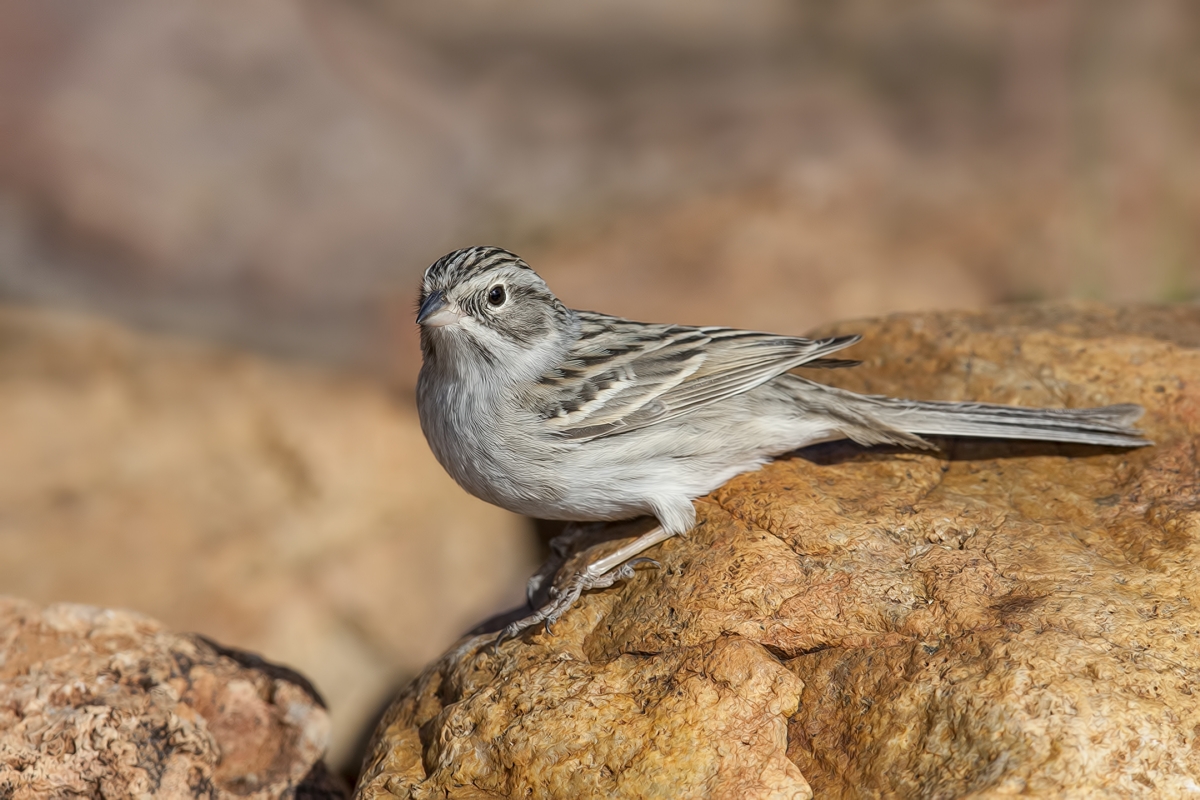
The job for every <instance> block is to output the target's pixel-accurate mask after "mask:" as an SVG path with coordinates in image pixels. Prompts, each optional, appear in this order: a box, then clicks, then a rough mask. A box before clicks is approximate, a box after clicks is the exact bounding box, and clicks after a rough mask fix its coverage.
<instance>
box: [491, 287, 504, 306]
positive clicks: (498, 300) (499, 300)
mask: <svg viewBox="0 0 1200 800" xmlns="http://www.w3.org/2000/svg"><path fill="white" fill-rule="evenodd" d="M488 302H489V303H490V304H492V305H494V306H502V305H504V287H503V286H501V285H500V284H496V285H495V286H493V287H492V288H491V290H490V291H489V292H488Z"/></svg>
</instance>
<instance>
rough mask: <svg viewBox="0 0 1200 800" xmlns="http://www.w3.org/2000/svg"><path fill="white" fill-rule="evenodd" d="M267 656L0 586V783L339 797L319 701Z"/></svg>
mask: <svg viewBox="0 0 1200 800" xmlns="http://www.w3.org/2000/svg"><path fill="white" fill-rule="evenodd" d="M272 666H273V665H266V664H264V665H263V666H262V667H246V666H243V665H241V664H239V663H238V661H237V660H235V659H234V658H230V657H229V656H227V655H223V654H222V650H221V649H220V648H216V647H214V646H213V645H211V644H210V643H209V642H207V641H206V640H203V639H201V638H199V637H196V636H182V635H179V634H175V633H171V632H170V631H167V630H165V629H164V628H163V627H162V626H161V625H159V624H158V623H157V622H155V621H153V620H151V619H148V618H146V617H143V616H140V615H138V614H134V613H131V612H125V611H109V610H105V609H101V608H96V607H93V606H82V605H71V604H66V603H62V604H58V605H52V606H48V607H45V608H38V607H37V606H35V605H33V604H32V603H29V602H27V601H23V600H16V599H13V598H0V796H3V797H6V798H12V799H13V800H24V799H25V798H30V800H32V798H57V797H76V796H86V797H104V798H119V797H144V798H151V797H162V798H184V797H195V798H234V797H243V798H261V800H267V799H268V798H282V797H293V796H296V795H297V794H299V795H302V796H308V797H316V798H328V799H329V800H333V799H334V798H337V797H344V796H345V794H344V790H339V788H338V787H337V786H336V785H335V784H334V783H333V782H330V781H328V780H327V779H326V778H325V773H324V766H323V764H322V763H321V757H322V755H323V754H324V752H325V748H326V746H327V745H328V744H329V727H330V726H329V715H328V714H327V713H326V711H325V707H324V704H323V703H322V701H321V699H320V698H319V697H318V696H317V695H316V694H315V693H314V692H313V690H312V688H311V686H310V685H309V684H308V682H307V681H305V680H304V679H303V678H300V677H299V676H295V675H294V674H289V671H288V670H284V669H282V668H278V667H274V668H271V667H272Z"/></svg>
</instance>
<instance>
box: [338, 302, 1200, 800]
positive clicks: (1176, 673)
mask: <svg viewBox="0 0 1200 800" xmlns="http://www.w3.org/2000/svg"><path fill="white" fill-rule="evenodd" d="M835 330H837V331H839V332H842V331H849V330H856V331H861V332H862V333H864V334H865V336H866V338H865V341H864V343H863V344H862V345H861V346H859V347H858V349H857V352H856V353H855V355H857V356H859V357H861V358H864V359H865V360H866V363H865V364H864V365H863V366H861V367H859V368H858V369H857V370H845V371H839V372H830V373H822V374H820V375H819V377H821V378H822V379H827V380H829V381H831V382H837V383H838V384H839V385H842V386H845V387H848V388H853V389H856V390H861V391H868V392H877V393H886V394H892V395H903V396H909V397H916V398H922V399H947V400H966V399H977V400H988V401H995V402H1008V403H1019V404H1023V405H1035V406H1036V405H1047V406H1050V405H1069V406H1081V405H1093V404H1102V403H1110V402H1138V403H1142V404H1143V405H1144V406H1145V407H1146V409H1147V413H1146V416H1145V418H1144V428H1145V430H1146V431H1147V433H1148V435H1149V436H1151V437H1152V438H1153V439H1155V440H1156V444H1155V446H1153V447H1149V448H1144V449H1140V450H1135V451H1121V450H1112V449H1101V448H1086V447H1080V446H1062V445H1052V444H1050V445H1047V444H1031V443H1003V442H991V441H975V442H967V441H961V440H960V441H951V440H944V441H940V442H939V444H940V445H941V446H942V448H943V449H942V450H941V451H940V452H920V453H918V452H904V451H899V450H887V449H874V450H864V449H861V448H857V447H854V446H850V445H844V444H837V445H827V446H822V447H818V448H813V449H810V450H808V451H804V452H801V453H798V454H796V455H794V456H792V457H790V458H785V459H781V460H779V461H777V462H775V463H773V464H770V465H768V466H767V467H765V468H763V469H762V470H760V471H758V472H755V473H752V474H748V475H744V476H741V477H739V478H737V479H735V480H733V481H731V482H730V483H729V484H728V485H726V486H724V487H722V488H721V489H720V490H718V491H716V492H714V493H713V494H712V495H711V496H709V497H707V498H704V499H702V500H701V501H699V503H698V506H699V510H700V523H699V526H698V527H697V528H696V529H695V531H694V532H693V533H692V534H691V535H690V536H688V537H687V538H685V539H684V538H681V539H676V540H672V541H669V542H666V543H665V544H663V545H662V546H660V547H659V548H657V549H656V550H654V551H652V552H651V555H653V556H654V557H655V558H657V559H658V560H659V561H661V563H662V568H661V569H660V570H657V571H655V570H644V571H641V572H639V574H638V575H637V576H636V577H635V578H633V579H632V580H630V581H629V582H628V583H626V584H625V585H623V586H617V587H614V588H612V589H609V590H605V591H600V592H594V593H591V594H589V595H587V596H585V597H584V598H583V600H582V601H581V602H580V604H579V605H578V606H577V607H576V608H575V609H573V610H572V611H570V612H569V613H568V614H567V615H566V616H565V617H564V618H563V619H562V620H561V621H560V622H559V624H558V625H557V626H556V628H555V631H554V635H552V636H550V635H546V634H545V633H542V632H541V631H538V632H536V633H532V634H530V635H527V636H526V637H524V638H523V639H521V640H519V641H513V642H507V643H505V644H504V645H503V646H502V647H501V648H500V650H499V652H498V653H493V652H492V651H491V649H490V647H489V644H490V641H491V639H490V638H489V637H478V638H475V639H470V640H467V641H464V642H462V643H460V645H459V646H458V647H457V648H456V649H455V650H453V651H451V652H450V653H448V654H447V655H446V656H444V657H443V658H442V659H441V660H440V661H439V662H437V663H436V664H434V665H433V666H431V667H430V668H428V669H427V670H426V672H425V673H424V674H423V675H422V676H421V677H420V678H419V679H418V680H417V681H415V682H414V683H413V684H412V685H411V686H410V687H409V688H408V689H407V690H406V691H405V692H404V693H403V694H402V695H401V696H400V697H399V698H398V699H397V701H396V702H395V704H394V705H393V707H392V708H391V710H390V711H389V713H388V714H387V715H386V717H385V718H384V720H383V722H382V723H381V725H380V727H379V729H378V730H377V732H376V740H375V742H374V743H373V750H372V752H371V755H370V756H369V758H368V761H367V764H366V770H365V773H364V775H363V777H362V780H361V781H360V784H359V788H358V797H360V798H362V799H363V800H366V799H367V798H385V797H390V796H393V795H395V796H399V797H417V798H427V797H452V798H458V797H462V798H468V797H469V798H479V797H529V798H567V797H572V798H583V797H664V798H665V797H672V798H684V797H696V798H699V797H720V798H755V797H764V798H765V797H770V798H782V797H797V798H799V797H808V796H810V795H811V794H815V795H816V796H818V797H822V798H830V797H832V798H839V797H845V798H852V797H855V798H857V797H928V798H951V797H1000V796H1011V795H1018V794H1019V795H1021V796H1033V797H1060V796H1077V797H1089V796H1113V797H1118V796H1119V797H1127V796H1136V795H1141V796H1147V797H1150V796H1153V797H1180V796H1185V795H1194V793H1195V792H1197V791H1198V787H1200V736H1198V733H1197V732H1198V731H1200V702H1198V700H1197V698H1198V696H1200V695H1198V692H1200V685H1198V680H1200V679H1198V678H1197V675H1198V674H1200V673H1198V672H1197V670H1198V669H1200V647H1198V644H1200V610H1198V605H1200V581H1197V568H1196V564H1197V557H1198V556H1200V512H1198V510H1197V509H1198V508H1200V465H1198V464H1197V454H1196V434H1197V428H1198V427H1200V391H1198V388H1200V311H1197V310H1196V309H1194V308H1133V309H1108V308H1102V307H1091V306H1084V307H1079V306H1076V307H1033V308H1025V309H1001V310H997V311H993V312H989V313H982V314H978V313H971V314H968V313H944V314H924V315H911V316H900V317H893V318H888V319H884V320H882V321H876V322H863V323H853V324H849V323H848V324H845V325H839V326H836V328H835ZM826 332H829V331H826ZM621 533H622V534H624V535H627V534H628V531H623V532H621ZM605 546H611V545H601V547H605ZM596 552H597V549H593V550H592V551H591V552H590V553H589V554H588V555H589V556H591V557H594V556H595V554H596ZM580 557H581V556H580V555H578V554H577V555H576V557H575V558H576V560H575V562H574V564H578V559H579V558H580ZM572 566H573V565H572V564H568V565H567V567H566V569H570V568H571V567H572ZM561 574H562V573H561V572H560V575H561ZM785 756H786V757H785Z"/></svg>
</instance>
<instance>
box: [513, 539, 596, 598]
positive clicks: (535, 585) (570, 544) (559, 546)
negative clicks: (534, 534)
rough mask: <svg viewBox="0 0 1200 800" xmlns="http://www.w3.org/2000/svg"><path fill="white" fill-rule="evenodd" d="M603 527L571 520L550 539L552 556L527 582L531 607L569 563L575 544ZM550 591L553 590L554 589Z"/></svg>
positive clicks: (527, 592) (526, 589)
mask: <svg viewBox="0 0 1200 800" xmlns="http://www.w3.org/2000/svg"><path fill="white" fill-rule="evenodd" d="M603 527H604V523H599V524H597V523H593V524H590V525H585V524H581V523H578V522H571V523H568V524H567V526H566V527H565V528H563V530H562V533H560V534H558V535H557V536H555V537H554V538H553V539H551V540H550V542H549V546H550V557H549V558H547V559H546V563H544V564H542V566H541V567H539V568H538V571H537V572H535V573H534V574H533V577H532V578H530V579H529V582H528V583H526V584H525V599H526V600H527V601H529V607H530V608H537V602H538V599H539V597H538V595H539V594H540V593H542V590H543V588H544V587H545V586H546V584H547V583H548V582H549V581H552V580H554V576H555V575H556V574H558V571H559V570H560V569H561V568H562V566H563V564H566V563H567V559H568V558H570V557H571V553H572V552H574V550H575V546H576V545H577V544H578V543H579V542H582V541H584V540H585V539H587V538H588V537H589V536H590V535H592V534H594V533H595V532H596V531H597V530H599V529H600V528H603ZM550 591H553V589H551V590H550Z"/></svg>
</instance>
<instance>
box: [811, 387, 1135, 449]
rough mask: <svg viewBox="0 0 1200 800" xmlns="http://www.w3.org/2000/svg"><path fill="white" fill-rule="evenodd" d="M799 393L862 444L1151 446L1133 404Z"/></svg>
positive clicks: (822, 389) (834, 391)
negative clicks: (944, 439)
mask: <svg viewBox="0 0 1200 800" xmlns="http://www.w3.org/2000/svg"><path fill="white" fill-rule="evenodd" d="M790 377H791V379H792V380H796V381H803V382H804V383H805V384H807V385H808V386H807V387H805V391H803V392H799V393H797V399H798V400H799V401H800V402H801V403H802V404H810V403H811V404H813V405H819V406H821V408H822V410H824V411H825V412H826V413H829V414H830V415H832V416H834V417H835V418H836V419H838V420H839V421H840V422H842V423H843V424H842V425H841V426H840V430H841V432H842V433H843V434H844V435H845V436H847V437H848V438H850V439H853V440H854V441H856V442H859V443H860V444H902V445H907V446H910V447H913V446H915V447H929V446H930V445H929V443H928V442H926V441H925V440H924V439H922V438H921V434H926V435H931V436H977V437H984V438H995V439H1032V440H1038V441H1045V442H1074V443H1078V444H1093V445H1107V446H1109V447H1142V446H1144V445H1148V444H1152V442H1150V441H1149V440H1147V439H1144V438H1142V435H1141V431H1139V430H1137V429H1136V428H1134V427H1132V426H1133V423H1134V422H1135V421H1137V419H1138V418H1139V417H1140V416H1141V415H1142V407H1141V406H1139V405H1134V404H1132V403H1125V404H1121V405H1113V406H1101V407H1099V408H1024V407H1021V406H1002V405H995V404H989V403H947V402H927V401H918V400H896V399H892V398H890V397H875V396H868V395H861V394H855V393H854V392H848V391H845V390H842V389H835V388H832V387H829V386H824V385H822V384H818V383H813V382H812V381H807V380H804V379H803V378H799V377H797V376H790Z"/></svg>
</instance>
